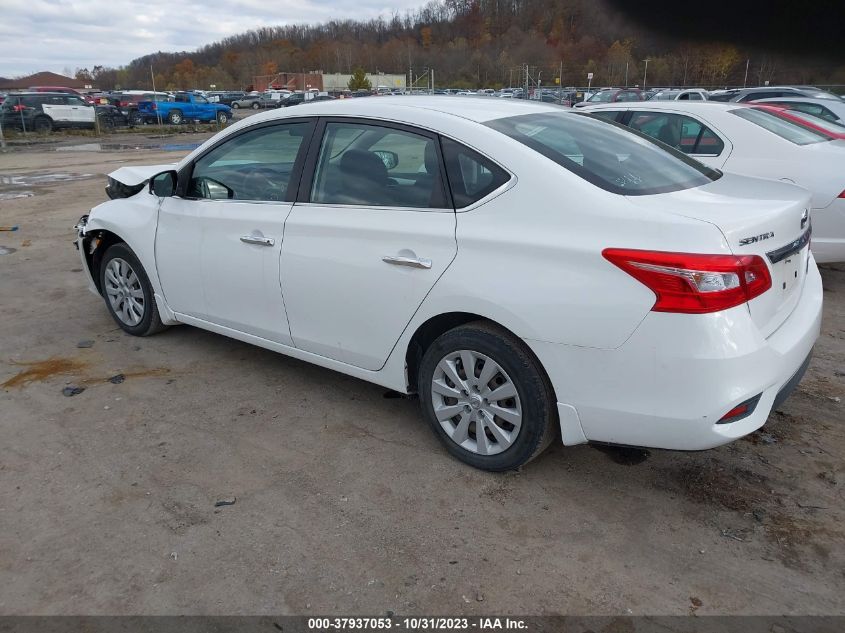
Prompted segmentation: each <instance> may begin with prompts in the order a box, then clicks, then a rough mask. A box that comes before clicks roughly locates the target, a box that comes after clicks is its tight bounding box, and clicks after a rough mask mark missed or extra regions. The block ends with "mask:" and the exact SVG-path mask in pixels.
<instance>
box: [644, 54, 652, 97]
mask: <svg viewBox="0 0 845 633" xmlns="http://www.w3.org/2000/svg"><path fill="white" fill-rule="evenodd" d="M643 61H644V62H645V70H644V71H643V90H645V79H646V77H647V76H648V63H649V62H650V61H651V60H650V59H649V58H648V57H646V58H645V59H644V60H643Z"/></svg>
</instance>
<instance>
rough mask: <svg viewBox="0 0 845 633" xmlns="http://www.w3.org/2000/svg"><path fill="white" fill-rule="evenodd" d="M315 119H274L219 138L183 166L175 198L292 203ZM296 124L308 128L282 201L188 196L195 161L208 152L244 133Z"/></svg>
mask: <svg viewBox="0 0 845 633" xmlns="http://www.w3.org/2000/svg"><path fill="white" fill-rule="evenodd" d="M316 119H317V117H292V118H284V119H274V120H272V121H264V122H262V123H256V124H255V125H250V126H248V127H245V128H243V129H242V130H238V131H237V132H235V133H233V134H227V135H226V136H225V137H223V138H221V139H220V140H219V141H218V142H217V143H215V144H214V145H211V146H210V147H208V148H206V149H205V150H203V151H202V153H200V154H197V156H195V157H194V158H193V159H192V160H191V161H190V162H189V163H188V164H187V165H185V166H183V167H182V169H180V170H179V172H178V178H177V184H176V194H175V196H176V197H178V198H182V199H184V200H196V201H200V200H205V201H207V202H230V203H231V202H237V203H240V204H250V203H252V204H279V203H293V202H294V201H295V200H296V196H297V193H298V191H299V187H300V184H301V179H302V173H303V167H304V165H305V157H306V155H307V153H308V150H309V149H310V146H311V143H312V141H313V139H314V129H315V127H316V123H317V121H316ZM297 123H308V124H310V127H309V128H308V129H307V130H306V132H305V134H303V136H302V144H301V145H300V146H299V151H298V152H297V154H296V159H295V160H294V162H293V169H291V172H290V181H289V182H288V188H287V191H286V192H285V199H284V200H206V198H194V197H191V196H188V185H189V183H190V182H191V179H192V178H193V174H194V166H195V165H196V163H197V161H199V160H200V159H202V158H204V157H205V156H207V155H208V154H209V153H210V152H212V151H214V150H215V149H217V148H218V147H220V146H221V145H223V144H224V143H227V142H229V141H231V140H233V139H235V138H238V137H239V136H243V135H244V134H246V133H249V132H254V131H255V130H260V129H263V128H271V127H278V126H280V125H292V124H297Z"/></svg>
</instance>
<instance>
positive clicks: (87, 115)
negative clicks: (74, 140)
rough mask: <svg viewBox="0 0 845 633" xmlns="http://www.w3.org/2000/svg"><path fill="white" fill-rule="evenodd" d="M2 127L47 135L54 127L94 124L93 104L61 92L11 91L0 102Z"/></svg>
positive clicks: (89, 125) (91, 125)
mask: <svg viewBox="0 0 845 633" xmlns="http://www.w3.org/2000/svg"><path fill="white" fill-rule="evenodd" d="M0 113H2V114H1V115H0V118H2V123H3V127H11V128H17V129H21V130H24V131H35V132H39V133H42V134H46V133H47V132H50V131H51V130H53V129H58V128H72V127H94V117H95V112H94V107H93V106H91V105H89V104H87V103H85V101H84V100H83V99H82V97H79V96H76V95H73V94H69V93H64V92H12V93H9V94H8V95H7V96H6V99H5V100H4V101H3V104H2V105H0Z"/></svg>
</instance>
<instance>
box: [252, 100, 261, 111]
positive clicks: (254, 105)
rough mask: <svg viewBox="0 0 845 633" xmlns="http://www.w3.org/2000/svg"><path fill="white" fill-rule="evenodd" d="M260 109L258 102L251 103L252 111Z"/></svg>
mask: <svg viewBox="0 0 845 633" xmlns="http://www.w3.org/2000/svg"><path fill="white" fill-rule="evenodd" d="M260 107H261V106H260V105H258V102H257V101H256V102H255V103H253V104H252V109H253V110H258V108H260Z"/></svg>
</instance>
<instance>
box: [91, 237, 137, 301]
mask: <svg viewBox="0 0 845 633" xmlns="http://www.w3.org/2000/svg"><path fill="white" fill-rule="evenodd" d="M95 240H96V243H95ZM82 243H83V246H84V248H85V251H84V252H85V261H86V262H87V263H88V270H89V271H90V272H91V279H92V280H93V281H94V285H95V286H96V287H97V290H98V291H99V292H100V293H102V292H103V289H102V287H101V283H100V266H101V264H102V261H103V255H104V254H105V252H106V251H107V250H108V249H109V247H110V246H112V245H114V244H121V243H122V244H126V245H127V246H128V247H129V248H132V247H131V246H129V243H128V242H127V241H126V240H125V239H123V238H122V237H121V236H119V235H118V234H117V233H113V232H112V231H109V230H107V229H94V230H91V231H88V232H87V233H86V234H85V239H84V240H83V242H82ZM92 246H93V248H92Z"/></svg>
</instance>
